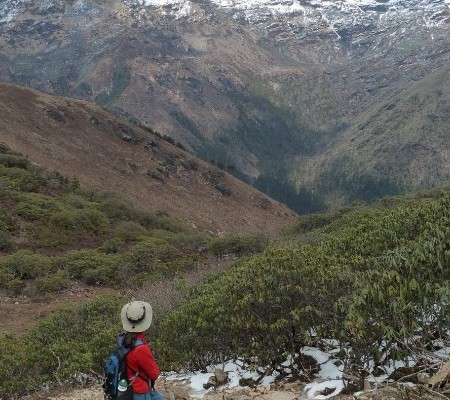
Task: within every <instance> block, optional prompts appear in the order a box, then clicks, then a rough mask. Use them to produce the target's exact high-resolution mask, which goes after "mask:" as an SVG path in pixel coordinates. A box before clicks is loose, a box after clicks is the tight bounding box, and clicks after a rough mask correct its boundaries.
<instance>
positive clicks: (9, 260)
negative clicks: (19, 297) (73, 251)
mask: <svg viewBox="0 0 450 400" xmlns="http://www.w3.org/2000/svg"><path fill="white" fill-rule="evenodd" d="M49 265H50V263H49V261H48V259H47V258H46V257H43V256H40V255H38V254H34V253H33V252H32V251H30V250H19V251H18V252H16V253H14V254H11V255H8V256H6V257H3V258H2V259H0V274H1V275H2V282H4V280H5V279H6V280H7V281H10V280H12V279H14V278H18V279H20V280H23V279H36V278H38V277H41V276H44V275H45V274H46V273H47V271H48V269H49Z"/></svg>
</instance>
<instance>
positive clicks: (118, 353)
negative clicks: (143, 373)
mask: <svg viewBox="0 0 450 400" xmlns="http://www.w3.org/2000/svg"><path fill="white" fill-rule="evenodd" d="M124 336H125V332H122V333H121V334H120V335H119V338H118V339H117V346H116V348H115V349H114V351H113V352H112V353H111V354H110V355H109V356H108V359H107V361H106V364H105V367H104V378H103V385H102V386H103V393H104V399H105V400H112V399H117V398H119V397H121V396H120V394H119V393H120V392H119V391H118V385H119V381H120V380H121V379H126V373H127V362H126V356H127V354H128V352H129V351H130V350H131V349H132V348H130V347H125V346H124V345H123V338H124ZM142 344H144V342H143V341H142V340H140V339H138V340H136V343H135V345H134V347H137V346H140V345H142ZM136 375H137V374H136Z"/></svg>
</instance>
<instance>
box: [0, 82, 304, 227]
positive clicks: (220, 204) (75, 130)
mask: <svg viewBox="0 0 450 400" xmlns="http://www.w3.org/2000/svg"><path fill="white" fill-rule="evenodd" d="M0 138H1V141H2V142H4V143H5V144H7V145H9V146H10V147H11V148H12V149H14V150H16V151H18V152H20V153H22V154H23V155H25V156H27V157H28V159H29V160H30V161H32V162H33V163H35V164H37V165H40V166H43V167H46V168H49V169H52V170H55V171H58V172H59V173H61V174H62V175H64V176H67V177H69V178H71V179H73V178H76V179H78V181H79V183H80V184H81V185H83V186H85V187H87V188H93V189H100V190H103V191H109V192H118V193H121V194H122V195H123V196H124V197H125V198H126V199H128V200H129V201H130V202H131V203H133V204H134V205H135V206H137V207H140V208H141V209H147V210H154V211H156V210H160V211H166V212H168V213H169V214H170V215H172V216H175V217H178V218H179V219H181V220H183V221H184V222H186V223H188V224H190V225H192V226H193V227H197V228H198V229H201V230H205V231H210V232H213V233H215V234H223V233H225V232H245V231H247V232H250V231H252V232H257V231H259V232H264V233H267V234H273V233H275V232H277V231H279V230H280V228H281V227H282V226H284V225H285V224H286V223H288V222H290V221H293V219H294V218H295V214H294V213H293V212H292V211H291V210H289V209H288V208H286V207H285V206H283V205H281V204H279V203H278V202H276V201H274V200H272V199H270V198H268V197H267V196H266V195H264V194H262V193H260V192H258V191H256V190H255V189H253V188H252V187H250V186H248V185H246V184H244V183H242V182H241V181H239V180H238V179H236V178H234V177H233V176H231V175H230V174H228V173H227V172H226V171H224V170H221V169H219V168H218V167H216V166H213V165H210V164H208V163H205V162H203V161H201V160H199V159H197V158H195V157H193V156H192V155H190V154H189V153H187V152H185V151H183V150H182V149H180V148H179V147H177V146H174V145H172V144H170V143H168V142H167V141H165V140H162V139H161V137H160V136H158V135H156V134H154V133H152V132H150V131H148V130H144V129H141V128H140V127H138V126H136V125H130V124H129V123H127V122H126V121H124V120H123V119H120V118H117V117H115V116H113V115H111V114H110V113H109V112H107V111H106V110H105V109H102V108H100V107H98V106H94V105H93V104H90V103H88V102H84V101H80V100H72V99H68V98H62V97H55V96H51V95H48V94H44V93H40V92H37V91H33V90H29V89H25V88H20V87H17V86H14V85H11V84H6V83H0Z"/></svg>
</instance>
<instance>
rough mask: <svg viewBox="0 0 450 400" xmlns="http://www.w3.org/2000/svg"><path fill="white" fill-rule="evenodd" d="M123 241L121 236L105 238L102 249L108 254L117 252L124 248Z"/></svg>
mask: <svg viewBox="0 0 450 400" xmlns="http://www.w3.org/2000/svg"><path fill="white" fill-rule="evenodd" d="M122 245H123V242H122V241H121V240H120V239H119V238H112V239H108V240H105V242H104V243H103V244H102V246H101V247H100V250H101V251H102V252H104V253H106V254H116V253H118V252H119V251H120V249H121V248H122Z"/></svg>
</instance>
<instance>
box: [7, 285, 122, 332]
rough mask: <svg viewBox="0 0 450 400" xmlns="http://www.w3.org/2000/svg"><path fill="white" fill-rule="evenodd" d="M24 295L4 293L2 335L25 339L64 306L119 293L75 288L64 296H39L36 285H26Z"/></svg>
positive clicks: (64, 293) (76, 286) (98, 289)
mask: <svg viewBox="0 0 450 400" xmlns="http://www.w3.org/2000/svg"><path fill="white" fill-rule="evenodd" d="M25 286H26V287H25V288H24V290H23V291H22V294H21V295H20V296H11V295H10V294H8V293H7V292H5V291H0V334H4V333H11V334H14V335H15V336H22V335H23V334H25V333H26V332H27V331H28V330H29V329H31V328H32V327H33V326H34V325H36V323H37V322H38V321H39V319H41V318H44V317H46V316H48V315H50V314H51V313H52V312H53V311H55V310H57V309H59V308H61V307H62V306H64V305H67V304H70V305H74V304H82V303H84V302H86V301H88V300H91V299H93V298H95V297H96V296H99V295H103V294H115V293H117V290H116V289H110V288H101V287H88V286H83V285H80V284H77V285H72V287H71V288H70V289H67V290H65V291H64V292H62V293H57V294H51V295H42V294H38V293H37V292H36V291H35V289H34V288H33V286H32V284H30V283H26V284H25Z"/></svg>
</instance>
